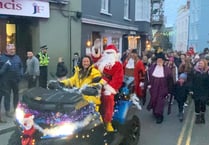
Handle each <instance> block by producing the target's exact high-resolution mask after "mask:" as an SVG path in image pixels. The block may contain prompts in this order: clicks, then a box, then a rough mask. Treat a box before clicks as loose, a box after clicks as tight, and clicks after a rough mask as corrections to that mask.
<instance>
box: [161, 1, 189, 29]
mask: <svg viewBox="0 0 209 145" xmlns="http://www.w3.org/2000/svg"><path fill="white" fill-rule="evenodd" d="M186 1H187V0H165V1H164V10H165V11H164V15H165V22H166V26H167V27H170V26H173V25H174V23H175V20H176V16H177V10H178V8H179V7H180V6H181V5H185V4H186Z"/></svg>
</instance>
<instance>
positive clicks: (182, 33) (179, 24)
mask: <svg viewBox="0 0 209 145" xmlns="http://www.w3.org/2000/svg"><path fill="white" fill-rule="evenodd" d="M175 27H176V37H175V38H176V40H175V48H174V50H177V51H182V52H186V51H187V50H188V35H189V7H188V5H187V4H186V5H183V6H181V7H180V8H179V10H178V14H177V18H176V24H175Z"/></svg>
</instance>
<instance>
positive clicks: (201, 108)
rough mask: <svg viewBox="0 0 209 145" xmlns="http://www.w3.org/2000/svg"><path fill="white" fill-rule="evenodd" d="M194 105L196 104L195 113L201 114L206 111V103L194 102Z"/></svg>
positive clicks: (202, 101)
mask: <svg viewBox="0 0 209 145" xmlns="http://www.w3.org/2000/svg"><path fill="white" fill-rule="evenodd" d="M194 104H195V113H200V112H205V111H206V101H204V100H194Z"/></svg>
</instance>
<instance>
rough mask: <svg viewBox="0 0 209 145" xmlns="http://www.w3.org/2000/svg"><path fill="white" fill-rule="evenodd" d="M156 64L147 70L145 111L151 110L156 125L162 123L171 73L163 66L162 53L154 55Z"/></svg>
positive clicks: (163, 57)
mask: <svg viewBox="0 0 209 145" xmlns="http://www.w3.org/2000/svg"><path fill="white" fill-rule="evenodd" d="M156 60H157V61H156V64H153V65H152V66H150V68H149V70H148V75H149V86H148V88H150V97H151V98H150V102H149V104H148V106H147V109H148V110H150V109H152V110H153V115H154V116H155V118H156V123H157V124H159V123H162V122H163V110H164V105H165V101H166V96H167V95H168V94H169V93H171V88H169V86H171V85H170V84H171V83H172V81H173V80H172V73H171V69H170V68H169V67H167V66H166V65H164V60H165V56H164V54H163V53H159V54H156Z"/></svg>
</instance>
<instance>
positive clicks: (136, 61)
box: [123, 49, 146, 102]
mask: <svg viewBox="0 0 209 145" xmlns="http://www.w3.org/2000/svg"><path fill="white" fill-rule="evenodd" d="M123 65H124V73H125V75H126V76H128V77H134V93H135V94H136V95H137V97H138V98H139V99H140V100H142V102H143V100H144V97H145V96H144V94H143V93H144V91H143V90H144V79H145V74H146V72H145V66H144V64H143V62H142V60H141V59H140V58H139V56H138V54H137V50H136V49H133V50H132V51H131V53H130V55H129V57H128V58H127V59H126V60H125V61H124V64H123Z"/></svg>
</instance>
